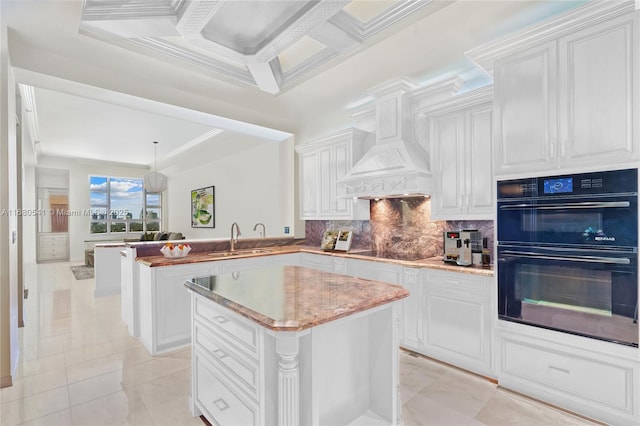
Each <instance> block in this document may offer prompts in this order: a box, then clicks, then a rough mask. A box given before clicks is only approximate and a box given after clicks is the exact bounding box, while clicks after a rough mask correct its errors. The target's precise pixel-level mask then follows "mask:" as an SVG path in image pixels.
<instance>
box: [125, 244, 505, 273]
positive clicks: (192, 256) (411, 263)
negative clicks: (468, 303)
mask: <svg viewBox="0 0 640 426" xmlns="http://www.w3.org/2000/svg"><path fill="white" fill-rule="evenodd" d="M288 253H313V254H321V255H324V256H337V257H345V258H349V259H361V260H369V261H375V262H384V263H393V264H398V265H403V266H408V267H412V268H429V269H439V270H445V271H452V272H460V273H464V274H472V275H483V276H493V268H491V267H475V266H473V267H472V266H457V265H454V264H450V263H445V262H443V261H442V258H441V257H431V258H427V259H416V260H402V259H394V258H388V257H383V256H374V255H371V253H369V252H367V251H365V250H353V251H347V252H341V251H325V250H321V249H319V248H316V247H311V246H304V245H287V246H270V247H268V250H267V251H263V252H259V253H250V252H245V253H243V254H239V255H235V256H230V257H215V256H210V255H209V254H208V253H189V255H188V256H186V257H181V258H166V257H164V256H162V255H157V256H144V257H138V258H137V261H138V262H140V263H141V264H143V265H146V266H149V267H158V266H172V265H185V264H190V263H200V262H211V261H216V260H229V259H240V258H247V257H259V256H272V255H278V254H288Z"/></svg>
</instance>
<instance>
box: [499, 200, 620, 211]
mask: <svg viewBox="0 0 640 426" xmlns="http://www.w3.org/2000/svg"><path fill="white" fill-rule="evenodd" d="M629 206H631V203H630V202H629V201H583V202H581V203H562V204H542V205H540V204H531V203H524V204H508V205H506V206H500V210H522V209H536V210H561V209H603V208H613V207H615V208H620V207H623V208H624V207H629Z"/></svg>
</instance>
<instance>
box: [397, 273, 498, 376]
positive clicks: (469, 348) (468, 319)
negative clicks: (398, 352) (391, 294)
mask: <svg viewBox="0 0 640 426" xmlns="http://www.w3.org/2000/svg"><path fill="white" fill-rule="evenodd" d="M492 283H493V277H489V276H482V275H475V274H465V273H460V272H449V271H438V270H432V269H415V268H409V267H405V268H404V283H403V284H404V287H405V288H406V289H407V290H409V297H408V298H406V299H404V300H403V303H402V315H401V329H400V346H402V347H404V348H406V349H410V350H412V351H415V352H418V353H421V354H423V355H427V356H429V357H432V358H435V359H438V360H440V361H443V362H446V363H448V364H452V365H455V366H457V367H460V368H464V369H465V370H469V371H472V372H474V373H477V374H481V375H483V376H487V377H495V372H494V368H493V361H492V345H493V327H494V319H493V318H494V313H495V309H494V304H493V302H492V297H491V295H492V289H493V285H492Z"/></svg>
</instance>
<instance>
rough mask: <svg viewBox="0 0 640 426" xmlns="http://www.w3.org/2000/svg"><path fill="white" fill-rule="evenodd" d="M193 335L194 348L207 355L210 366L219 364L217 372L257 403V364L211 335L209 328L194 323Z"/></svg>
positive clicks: (258, 378) (258, 381) (258, 377)
mask: <svg viewBox="0 0 640 426" xmlns="http://www.w3.org/2000/svg"><path fill="white" fill-rule="evenodd" d="M193 335H194V345H195V347H196V348H197V349H200V350H202V351H203V352H205V353H206V354H208V355H209V357H208V359H210V360H211V362H212V364H219V367H220V368H219V369H218V370H217V371H220V370H222V371H223V372H224V374H226V375H227V377H229V378H230V379H231V380H232V381H233V383H235V384H236V385H237V386H238V387H240V388H242V389H243V390H245V391H246V392H247V393H248V394H249V395H251V396H252V397H253V398H254V399H255V400H256V401H258V400H259V397H258V389H259V385H260V371H259V366H258V363H257V362H256V361H254V360H251V359H250V358H248V357H247V356H246V355H243V353H242V352H241V351H238V350H237V349H235V348H233V347H232V346H231V345H229V344H227V343H225V341H224V340H223V339H222V338H220V337H219V336H216V335H215V334H213V333H212V332H211V329H210V326H205V325H203V324H200V323H199V322H198V321H195V322H194V332H193Z"/></svg>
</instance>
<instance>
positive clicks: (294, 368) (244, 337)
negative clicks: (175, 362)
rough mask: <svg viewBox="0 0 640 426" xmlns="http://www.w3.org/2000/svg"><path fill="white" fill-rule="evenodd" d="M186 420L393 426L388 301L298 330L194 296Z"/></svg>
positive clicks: (394, 376)
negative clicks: (276, 328)
mask: <svg viewBox="0 0 640 426" xmlns="http://www.w3.org/2000/svg"><path fill="white" fill-rule="evenodd" d="M191 303H192V309H193V317H192V327H193V329H192V330H193V336H194V344H193V352H192V363H193V364H192V365H193V370H192V380H191V386H192V388H191V395H192V406H191V409H192V414H193V415H194V416H198V415H201V414H203V415H204V416H205V417H206V418H207V420H208V421H209V422H211V424H217V425H242V426H250V425H256V426H257V425H298V424H300V425H349V424H350V425H391V426H393V425H399V424H402V421H401V413H400V396H399V393H398V368H397V365H398V351H397V316H398V309H397V305H396V304H395V303H390V304H387V305H384V306H379V307H376V308H373V309H370V310H368V311H365V312H361V313H358V314H355V315H350V316H347V317H344V318H339V319H337V320H334V321H331V322H328V323H325V324H321V325H318V326H315V327H312V328H310V329H306V330H301V331H287V332H279V331H273V330H269V329H267V328H264V327H261V326H259V325H258V324H256V323H254V322H252V321H250V320H248V319H247V318H244V317H243V316H241V315H239V314H237V313H235V312H233V311H231V310H229V309H227V308H225V307H223V306H220V305H218V304H216V303H215V302H213V301H211V300H209V299H207V298H204V297H202V296H200V295H198V294H195V293H193V294H192V296H191Z"/></svg>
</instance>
